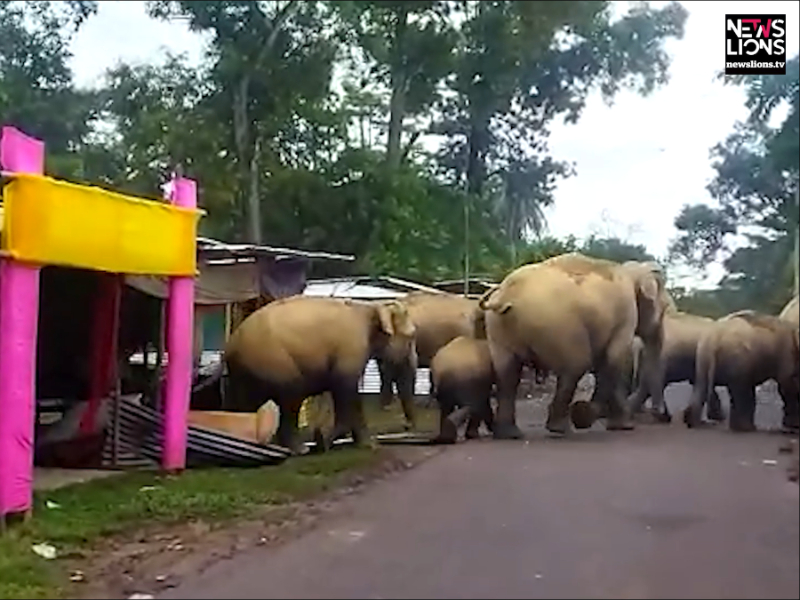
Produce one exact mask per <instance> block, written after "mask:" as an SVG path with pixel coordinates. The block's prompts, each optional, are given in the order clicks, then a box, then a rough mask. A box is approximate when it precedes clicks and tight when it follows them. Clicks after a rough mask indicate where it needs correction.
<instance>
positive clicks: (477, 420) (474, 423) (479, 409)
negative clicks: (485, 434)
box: [464, 391, 485, 440]
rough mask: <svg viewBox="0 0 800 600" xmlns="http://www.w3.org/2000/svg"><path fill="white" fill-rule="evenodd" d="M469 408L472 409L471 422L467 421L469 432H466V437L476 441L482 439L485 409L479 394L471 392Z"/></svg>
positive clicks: (469, 394)
mask: <svg viewBox="0 0 800 600" xmlns="http://www.w3.org/2000/svg"><path fill="white" fill-rule="evenodd" d="M467 406H469V407H470V413H469V420H468V421H467V430H466V431H465V432H464V437H465V438H466V439H468V440H474V439H476V438H478V437H480V433H479V429H480V427H481V422H482V421H483V419H484V411H485V408H484V406H483V401H482V399H481V398H480V394H479V393H478V392H473V391H471V392H469V393H468V401H467Z"/></svg>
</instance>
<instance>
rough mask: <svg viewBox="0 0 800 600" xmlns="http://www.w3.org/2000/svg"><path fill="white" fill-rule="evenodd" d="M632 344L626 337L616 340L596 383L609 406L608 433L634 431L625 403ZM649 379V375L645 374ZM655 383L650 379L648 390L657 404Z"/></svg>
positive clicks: (608, 350)
mask: <svg viewBox="0 0 800 600" xmlns="http://www.w3.org/2000/svg"><path fill="white" fill-rule="evenodd" d="M630 347H631V342H630V340H627V341H626V340H625V339H624V337H622V336H620V337H619V338H616V339H614V340H613V341H612V342H611V343H610V344H609V346H608V348H607V350H606V357H605V361H603V363H601V365H600V368H599V369H598V370H597V375H596V383H595V385H596V386H597V389H598V391H599V395H600V397H601V398H602V399H603V400H605V403H606V404H607V406H608V417H607V418H606V430H607V431H629V430H631V429H634V424H633V421H632V420H631V418H630V415H629V414H628V410H627V409H628V405H627V403H626V402H625V399H626V398H627V394H626V393H625V389H624V385H625V373H626V372H627V369H628V368H629V367H630V363H631V360H632V359H631V352H630ZM643 375H644V376H645V377H647V374H646V373H644V374H643ZM653 383H654V381H653V379H652V378H649V377H648V389H649V390H650V391H651V392H652V394H653V401H654V402H656V396H657V395H658V394H657V390H654V389H653V385H652V384H653Z"/></svg>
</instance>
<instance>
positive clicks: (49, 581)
mask: <svg viewBox="0 0 800 600" xmlns="http://www.w3.org/2000/svg"><path fill="white" fill-rule="evenodd" d="M381 459H382V454H381V453H380V452H371V451H369V450H366V449H355V448H349V449H342V450H337V451H334V452H329V453H326V454H320V455H313V456H306V457H303V458H299V459H290V460H288V461H287V462H286V463H284V464H282V465H280V466H277V467H263V468H252V469H198V470H191V471H186V472H184V473H182V474H180V475H177V476H168V475H160V474H157V473H151V472H131V473H124V474H120V475H119V476H114V477H108V478H103V479H96V480H93V481H89V482H86V483H77V484H73V485H70V486H67V487H64V488H60V489H56V490H51V491H46V492H40V493H37V494H36V497H35V509H34V511H35V512H34V518H33V519H32V520H31V521H30V522H28V523H26V524H20V525H17V526H13V527H11V528H10V530H9V531H8V532H7V534H6V535H5V536H3V537H0V598H56V597H59V596H61V595H63V593H64V587H63V585H64V584H65V583H66V578H67V573H66V572H65V567H64V564H63V561H60V560H58V559H56V560H46V559H44V558H42V557H40V556H38V555H37V554H35V553H34V552H33V550H32V546H33V545H35V544H38V543H43V542H44V543H47V544H51V545H53V546H55V548H56V549H57V551H58V554H59V557H61V558H66V557H69V556H73V557H74V556H76V555H78V556H79V555H80V554H81V553H86V552H88V551H91V549H92V546H93V545H94V544H96V543H97V542H98V541H99V540H101V539H103V538H105V537H108V536H112V535H120V534H124V533H126V532H131V531H133V530H137V529H140V528H141V527H143V526H152V525H158V524H175V523H181V522H187V521H190V520H195V519H203V520H206V521H210V522H219V521H225V520H230V519H235V518H237V517H244V516H246V515H248V514H252V513H254V512H255V511H256V510H257V509H258V508H259V507H263V506H265V505H278V504H284V503H287V502H291V501H293V500H298V499H303V498H308V497H310V496H312V495H314V494H317V493H320V492H323V491H325V490H327V489H328V488H330V487H332V485H333V484H334V483H335V482H336V480H337V478H338V477H337V476H339V475H341V474H343V473H345V472H347V471H353V470H357V469H363V468H367V467H369V466H371V465H375V464H377V463H378V462H379V461H380V460H381ZM54 503H55V505H58V506H57V507H54ZM48 505H49V506H50V507H51V508H48Z"/></svg>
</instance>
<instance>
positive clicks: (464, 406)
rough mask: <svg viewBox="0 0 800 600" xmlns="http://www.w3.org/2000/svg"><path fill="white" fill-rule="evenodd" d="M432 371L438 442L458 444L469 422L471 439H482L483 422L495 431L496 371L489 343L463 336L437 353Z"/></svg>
mask: <svg viewBox="0 0 800 600" xmlns="http://www.w3.org/2000/svg"><path fill="white" fill-rule="evenodd" d="M430 369H431V395H432V396H434V397H435V398H436V401H437V402H438V404H439V415H440V419H439V436H438V438H437V439H438V441H440V442H443V443H453V442H455V441H456V439H457V437H458V427H459V426H460V425H461V424H462V423H463V421H465V420H467V419H468V423H467V430H466V433H465V437H466V438H467V439H472V438H477V437H478V435H479V433H478V428H479V427H480V425H481V422H484V423H486V427H487V428H488V429H489V431H492V429H493V422H494V411H493V410H492V405H491V396H492V387H493V386H494V369H493V368H492V355H491V353H490V352H489V342H488V341H487V340H486V339H485V338H484V339H476V338H473V337H467V336H459V337H457V338H455V339H453V340H451V341H450V342H448V343H447V344H445V345H444V347H442V348H441V349H440V350H439V351H438V352H437V353H436V356H434V357H433V360H432V361H431V365H430Z"/></svg>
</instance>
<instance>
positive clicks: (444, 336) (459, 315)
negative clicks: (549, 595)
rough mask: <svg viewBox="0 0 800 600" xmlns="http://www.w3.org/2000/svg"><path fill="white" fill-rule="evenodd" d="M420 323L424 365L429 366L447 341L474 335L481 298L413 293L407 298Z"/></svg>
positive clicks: (419, 346) (417, 324)
mask: <svg viewBox="0 0 800 600" xmlns="http://www.w3.org/2000/svg"><path fill="white" fill-rule="evenodd" d="M403 304H405V306H406V307H407V308H408V312H409V316H410V317H411V320H412V321H413V323H414V326H415V327H416V345H417V354H418V356H419V361H420V366H427V365H428V364H429V363H430V361H431V360H432V359H433V357H434V355H435V354H436V353H437V352H438V351H439V349H440V348H442V347H443V346H444V345H445V344H447V343H448V342H450V341H451V340H453V339H454V338H456V337H458V336H470V335H472V331H473V320H472V319H473V314H474V312H475V310H476V309H477V307H478V302H477V300H472V299H469V298H464V297H463V296H456V295H455V294H432V293H431V294H428V293H414V294H409V295H408V296H407V297H406V298H404V299H403Z"/></svg>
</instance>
